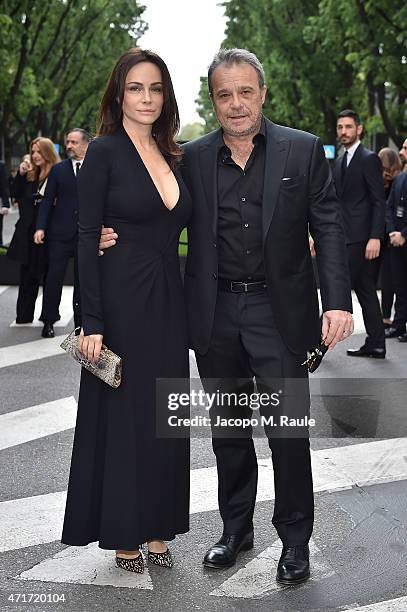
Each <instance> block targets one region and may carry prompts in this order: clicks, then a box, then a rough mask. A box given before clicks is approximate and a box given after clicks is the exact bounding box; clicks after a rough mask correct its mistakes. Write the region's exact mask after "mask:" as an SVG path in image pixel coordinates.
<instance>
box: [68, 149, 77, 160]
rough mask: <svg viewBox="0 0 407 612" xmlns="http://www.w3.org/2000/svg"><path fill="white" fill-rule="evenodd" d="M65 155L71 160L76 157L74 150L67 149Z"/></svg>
mask: <svg viewBox="0 0 407 612" xmlns="http://www.w3.org/2000/svg"><path fill="white" fill-rule="evenodd" d="M66 155H67V157H69V159H73V160H75V159H77V157H76V153H75V151H67V152H66Z"/></svg>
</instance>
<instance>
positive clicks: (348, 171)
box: [334, 110, 386, 359]
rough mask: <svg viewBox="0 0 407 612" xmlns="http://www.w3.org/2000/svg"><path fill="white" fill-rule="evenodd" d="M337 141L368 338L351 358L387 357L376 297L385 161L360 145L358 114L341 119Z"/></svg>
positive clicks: (355, 281)
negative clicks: (382, 161) (341, 150)
mask: <svg viewBox="0 0 407 612" xmlns="http://www.w3.org/2000/svg"><path fill="white" fill-rule="evenodd" d="M336 131H337V136H338V140H339V142H340V143H341V145H343V147H344V148H345V152H344V154H343V155H340V156H339V157H338V159H337V160H336V162H335V166H334V179H335V185H336V191H337V194H338V196H339V200H340V203H341V212H342V218H343V223H344V228H345V238H346V245H347V251H348V261H349V269H350V275H351V284H352V288H353V289H354V290H355V293H356V295H357V298H358V300H359V303H360V305H361V308H362V313H363V320H364V323H365V327H366V332H367V338H366V341H365V344H364V345H363V346H361V347H360V348H359V349H348V351H347V354H348V355H349V356H352V357H375V358H377V359H384V357H385V355H386V345H385V333H384V324H383V319H382V314H381V310H380V304H379V300H378V297H377V293H376V280H377V276H378V265H379V259H378V257H379V254H380V241H381V240H382V239H383V237H384V210H385V195H384V185H383V176H382V164H381V161H380V159H379V157H378V155H376V153H373V151H369V150H368V149H365V147H364V146H363V145H362V143H361V142H360V137H361V135H362V132H363V126H362V124H361V122H360V118H359V115H358V114H357V113H355V112H354V111H353V110H344V111H342V112H340V113H339V115H338V118H337V124H336Z"/></svg>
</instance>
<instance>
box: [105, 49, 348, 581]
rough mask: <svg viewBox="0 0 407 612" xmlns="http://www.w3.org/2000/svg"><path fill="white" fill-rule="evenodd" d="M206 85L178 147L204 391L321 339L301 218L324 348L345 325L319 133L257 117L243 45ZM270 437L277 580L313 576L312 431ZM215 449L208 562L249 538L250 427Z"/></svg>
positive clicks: (254, 78)
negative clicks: (206, 108)
mask: <svg viewBox="0 0 407 612" xmlns="http://www.w3.org/2000/svg"><path fill="white" fill-rule="evenodd" d="M208 83H209V90H210V95H211V98H212V102H213V106H214V109H215V112H216V114H217V118H218V120H219V123H220V124H221V126H222V127H221V129H218V130H216V131H215V132H212V133H210V134H208V135H206V136H203V137H202V138H200V139H198V140H196V141H194V142H191V143H188V144H186V145H185V146H184V158H183V177H184V180H185V181H186V183H187V186H188V188H189V190H190V192H191V195H192V201H193V218H192V221H191V223H190V225H189V227H188V238H189V239H188V242H189V246H188V258H187V264H186V271H185V292H186V300H187V318H188V327H189V338H190V346H191V347H192V348H193V349H194V350H195V353H196V358H197V363H198V368H199V373H200V376H201V379H202V381H203V384H204V387H205V386H210V379H218V380H219V379H220V381H219V382H220V383H222V381H224V383H225V386H229V388H230V387H232V388H233V385H235V387H238V385H239V382H238V381H240V380H241V379H246V380H247V379H248V380H249V381H252V380H253V377H255V378H256V381H257V383H262V382H263V381H264V380H266V381H267V380H268V379H273V378H279V377H280V378H283V377H284V378H285V377H286V378H289V377H293V378H296V377H298V378H300V379H302V380H303V381H304V380H305V381H306V376H307V375H306V368H305V367H304V366H301V365H300V364H301V363H302V362H303V361H304V358H305V355H306V352H307V350H308V349H310V348H313V347H314V346H315V345H316V344H317V343H318V341H319V339H320V336H321V327H320V321H319V313H318V300H317V293H316V288H315V281H314V277H313V271H312V264H311V258H310V254H309V249H308V222H309V223H310V226H311V228H312V230H313V233H314V237H315V248H316V252H317V257H318V263H319V269H320V277H321V290H322V302H323V308H324V315H323V323H322V336H323V337H324V339H325V342H326V344H328V345H329V346H330V347H332V348H333V347H334V346H335V344H336V343H337V342H338V341H339V340H342V339H343V338H345V337H347V336H348V335H349V334H350V333H352V330H353V321H352V316H351V314H350V310H351V296H350V284H349V279H348V270H347V263H346V252H345V244H344V237H343V231H342V227H341V223H340V216H339V210H338V203H337V200H336V196H335V190H334V187H333V184H332V181H331V177H330V173H329V167H328V165H327V162H326V160H325V155H324V151H323V147H322V145H321V143H320V141H319V139H318V138H316V137H315V136H312V135H311V134H307V133H305V132H299V131H297V130H292V129H290V128H285V127H281V126H278V125H275V124H273V123H271V122H270V121H268V120H267V119H265V118H264V117H263V116H262V105H263V103H264V100H265V93H266V87H265V85H264V71H263V68H262V66H261V64H260V62H259V60H258V59H257V58H256V56H255V55H253V54H252V53H250V52H248V51H246V50H241V49H230V50H221V51H220V52H219V53H218V54H217V55H216V56H215V58H214V60H213V62H212V64H211V66H210V68H209V74H208ZM112 232H113V229H110V228H109V229H104V230H103V232H102V234H103V235H102V238H101V248H105V247H106V246H109V245H111V244H114V243H115V240H114V237H115V236H117V234H112ZM119 239H120V236H119ZM251 384H252V383H251ZM235 408H236V414H237V416H239V415H240V413H239V412H238V408H237V407H235ZM308 408H309V406H308ZM307 434H308V432H307ZM269 446H270V448H271V449H272V458H273V467H274V475H275V508H274V516H273V524H274V525H275V527H276V529H277V531H278V534H279V536H280V538H281V540H282V542H283V552H282V555H281V558H280V562H279V566H278V572H277V580H278V581H279V582H281V583H282V584H297V583H300V582H303V581H305V580H307V579H308V577H309V550H308V541H309V538H310V536H311V532H312V526H313V492H312V476H311V465H310V452H309V439H308V435H307V436H305V437H302V438H287V437H281V438H274V437H269ZM213 448H214V451H215V454H216V460H217V468H218V479H219V504H220V512H221V516H222V519H223V524H224V529H223V535H222V537H221V539H220V540H219V541H218V542H217V543H216V544H215V545H214V546H212V547H211V548H210V549H209V550H208V552H207V554H206V555H205V558H204V565H205V566H207V567H211V568H225V567H230V566H231V565H233V564H234V563H235V562H236V558H237V556H238V554H239V552H240V551H242V550H248V549H250V548H252V547H253V520H252V519H253V511H254V506H255V499H256V485H257V460H256V454H255V450H254V445H253V440H252V438H251V437H250V438H249V437H241V438H240V437H238V438H236V437H229V438H218V437H214V438H213Z"/></svg>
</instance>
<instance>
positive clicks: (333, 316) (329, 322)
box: [322, 310, 353, 349]
mask: <svg viewBox="0 0 407 612" xmlns="http://www.w3.org/2000/svg"><path fill="white" fill-rule="evenodd" d="M351 334H353V317H352V314H351V313H350V312H347V311H346V310H327V311H326V312H324V314H323V316H322V339H323V341H324V343H325V344H326V346H329V349H333V348H334V346H336V345H337V344H338V342H340V341H341V340H345V338H348V337H349V336H350V335H351Z"/></svg>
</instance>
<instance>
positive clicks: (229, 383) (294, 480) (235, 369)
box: [196, 291, 314, 546]
mask: <svg viewBox="0 0 407 612" xmlns="http://www.w3.org/2000/svg"><path fill="white" fill-rule="evenodd" d="M310 348H313V347H310ZM196 357H197V364H198V369H199V374H200V376H201V379H202V382H203V385H204V388H205V390H206V391H214V390H215V387H217V388H218V389H219V388H220V389H227V390H229V391H230V390H231V389H232V388H233V387H235V388H236V389H239V388H242V387H241V386H240V387H239V385H241V379H246V380H247V379H252V378H253V377H254V379H255V381H256V386H257V390H258V391H263V390H265V389H270V388H271V387H272V386H273V384H274V381H276V380H277V381H278V380H279V381H280V382H277V383H276V384H277V386H281V385H282V384H283V386H284V383H282V382H281V381H282V380H283V379H284V380H285V381H286V387H287V388H288V387H289V385H290V384H291V383H290V380H289V379H292V378H296V379H299V380H298V383H299V385H300V394H301V397H300V399H299V403H300V404H301V406H297V408H298V410H297V412H299V413H303V414H305V415H308V414H309V388H308V376H307V369H306V367H305V366H301V363H302V362H303V361H304V359H305V355H294V354H292V353H291V352H290V351H289V350H288V349H287V347H286V346H285V344H284V343H283V341H282V339H281V337H280V334H279V332H278V331H277V328H276V325H275V322H274V318H273V314H272V309H271V305H270V299H269V297H268V295H267V293H266V292H265V291H259V292H255V293H239V294H237V293H230V292H227V291H219V292H218V299H217V304H216V312H215V320H214V328H213V334H212V339H211V344H210V348H209V351H208V352H207V353H206V354H205V355H199V354H197V355H196ZM238 379H240V381H239V380H238ZM271 381H273V382H271ZM249 386H250V385H249ZM246 389H247V385H246ZM282 410H283V412H284V408H282ZM233 411H235V413H236V416H239V415H241V416H247V412H248V411H247V409H245V408H241V407H240V406H235V407H234V408H233V409H232V412H233ZM214 416H215V414H214V413H213V411H212V414H211V418H212V419H213V417H214ZM277 429H279V428H277ZM282 429H284V428H281V429H279V433H278V437H274V436H273V435H272V434H273V433H274V430H273V431H271V429H270V428H266V435H267V437H268V442H269V447H270V449H271V452H272V461H273V469H274V487H275V504H274V514H273V524H274V526H275V528H276V530H277V532H278V535H279V536H280V539H281V540H282V542H283V544H284V545H286V546H295V545H300V544H306V543H307V542H308V541H309V539H310V537H311V533H312V528H313V519H314V498H313V487H312V474H311V461H310V447H309V436H308V429H307V428H306V430H305V432H303V433H302V434H301V435H302V437H296V438H295V437H288V436H290V435H292V434H291V432H290V431H289V430H287V429H286V431H282V432H281V430H282ZM270 432H271V433H270ZM276 435H277V434H276ZM212 444H213V450H214V452H215V455H216V461H217V469H218V479H219V490H218V495H219V509H220V513H221V517H222V519H223V523H224V533H225V534H236V533H246V532H247V531H249V530H250V529H251V528H252V526H253V522H252V521H253V512H254V506H255V501H256V489H257V474H258V468H257V458H256V453H255V449H254V444H253V439H252V437H251V436H250V437H247V436H246V437H236V436H233V435H230V436H227V437H219V435H217V436H216V437H213V440H212Z"/></svg>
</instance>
